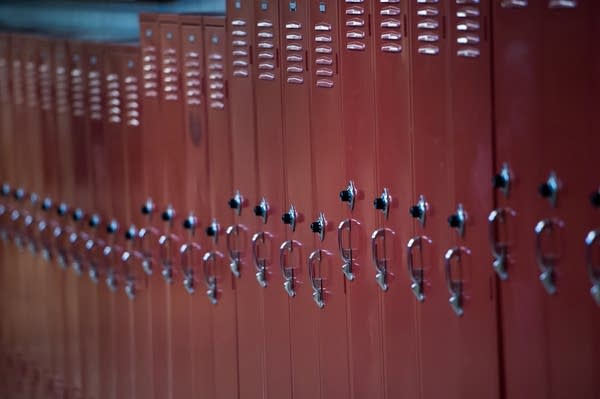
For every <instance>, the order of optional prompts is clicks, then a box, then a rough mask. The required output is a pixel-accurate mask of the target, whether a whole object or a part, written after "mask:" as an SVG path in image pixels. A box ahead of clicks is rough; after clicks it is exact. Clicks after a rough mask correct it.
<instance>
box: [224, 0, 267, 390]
mask: <svg viewBox="0 0 600 399" xmlns="http://www.w3.org/2000/svg"><path fill="white" fill-rule="evenodd" d="M227 12H228V21H227V23H228V26H227V28H226V31H227V34H228V39H227V40H228V50H227V51H228V52H227V54H226V56H225V59H226V60H228V61H229V64H228V65H227V66H226V71H227V91H228V94H229V95H228V104H229V117H230V120H229V125H230V131H231V152H232V155H231V157H232V162H233V163H232V167H231V172H232V192H231V193H230V194H229V196H230V198H229V202H228V205H229V207H230V208H231V211H230V212H232V213H233V214H234V216H235V218H234V219H235V221H234V222H233V224H232V225H230V226H227V227H226V229H225V234H226V237H227V238H226V243H227V254H228V256H229V260H230V262H231V265H230V268H231V269H232V270H231V272H232V273H234V275H235V274H237V275H239V278H238V279H237V280H236V298H237V335H238V373H239V395H240V398H242V399H256V398H260V397H263V392H264V389H265V372H266V370H265V364H264V353H265V341H264V338H263V337H264V316H263V309H262V293H260V291H259V287H257V284H256V283H257V282H256V279H255V278H254V276H255V273H256V269H255V264H254V262H253V259H252V251H251V246H250V240H251V237H252V234H253V232H254V231H255V229H256V226H257V221H256V218H255V216H254V215H253V214H252V206H253V205H254V201H255V200H256V198H257V197H258V187H257V184H258V170H257V159H256V156H257V155H256V154H257V148H256V143H257V137H256V133H257V132H256V129H255V106H254V70H253V67H252V65H251V63H252V61H253V57H252V51H253V46H254V44H253V43H254V37H255V36H254V23H255V21H254V5H253V3H252V2H251V1H244V2H242V1H238V0H231V1H228V2H227Z"/></svg>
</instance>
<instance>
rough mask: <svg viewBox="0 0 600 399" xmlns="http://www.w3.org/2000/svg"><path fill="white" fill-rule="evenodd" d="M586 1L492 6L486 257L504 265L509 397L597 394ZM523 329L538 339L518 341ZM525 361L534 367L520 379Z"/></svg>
mask: <svg viewBox="0 0 600 399" xmlns="http://www.w3.org/2000/svg"><path fill="white" fill-rule="evenodd" d="M592 3H593V2H558V1H535V2H534V1H532V2H528V3H523V2H521V3H519V4H517V3H516V2H501V3H499V4H496V5H495V8H494V21H493V25H494V38H495V47H494V51H495V57H494V86H495V87H497V89H496V97H495V114H496V125H497V128H496V131H497V133H496V143H495V144H496V160H497V165H496V168H497V169H496V171H497V173H498V174H497V175H496V176H495V178H494V183H495V185H496V187H497V188H498V189H499V190H498V195H497V200H498V204H499V208H498V209H496V210H495V212H492V214H490V220H491V222H490V223H492V225H491V226H490V227H491V229H493V230H491V231H492V232H493V233H497V231H498V230H499V231H500V232H501V233H502V232H504V236H501V235H500V234H495V235H491V237H492V239H493V242H492V249H493V252H494V254H493V255H494V265H497V266H503V269H504V270H500V271H501V272H502V271H503V272H504V275H503V276H502V277H503V278H504V280H505V281H502V282H501V284H500V290H501V298H502V301H501V315H502V337H503V341H502V348H503V351H502V356H503V369H504V373H505V385H506V388H505V389H506V392H507V395H512V396H520V395H522V396H525V395H528V396H545V397H564V396H565V395H575V396H580V397H593V396H595V395H598V392H599V390H600V387H599V384H598V381H597V379H596V378H594V377H593V376H595V375H596V374H597V373H598V364H597V361H595V359H597V357H598V345H597V344H596V342H597V338H596V337H597V336H598V323H597V322H595V320H597V317H595V316H597V311H598V308H597V306H596V304H595V303H594V300H593V298H592V297H591V296H590V277H593V276H594V274H593V273H594V272H593V270H592V271H590V270H589V269H588V268H589V267H590V266H592V267H593V264H594V262H596V263H597V260H596V259H597V257H595V254H594V252H593V251H592V252H590V254H589V255H591V256H590V257H589V259H586V250H587V249H586V245H587V244H593V243H592V242H589V241H588V243H585V242H584V241H582V240H585V239H586V237H590V236H587V234H588V233H589V231H590V230H592V229H594V228H597V227H595V226H597V223H598V218H597V212H594V210H593V209H592V207H591V206H590V205H588V204H589V203H588V202H587V201H586V200H587V198H589V196H590V193H593V192H595V191H597V185H598V181H597V180H595V181H594V179H597V178H596V177H595V176H594V175H593V174H590V173H589V170H590V167H591V165H592V162H593V161H592V159H593V158H594V156H593V155H592V154H593V151H594V150H593V148H594V144H596V143H595V141H597V139H596V138H595V137H594V133H593V127H594V125H593V122H592V119H591V112H592V111H591V110H590V108H589V106H588V104H591V103H593V101H594V94H593V92H592V88H593V87H594V79H595V76H594V75H595V74H596V72H597V70H598V65H597V63H596V64H594V58H593V57H594V55H593V53H591V52H589V48H590V46H592V41H591V40H592V39H591V38H592V37H593V33H594V29H596V31H597V26H598V14H599V13H598V9H597V6H596V5H595V4H592ZM532 21H535V22H532ZM572 37H579V38H580V40H577V41H571V40H570V38H572ZM550 42H554V43H555V44H556V45H557V46H559V47H560V48H562V49H564V51H563V52H561V56H560V57H551V55H550V54H547V51H549V49H550ZM516 45H518V46H519V48H520V49H522V50H521V51H519V52H518V53H515V52H514V50H513V49H514V48H515V46H516ZM515 87H519V90H515V89H514V88H515ZM565 98H568V99H569V100H568V101H565ZM517 109H518V112H515V110H517ZM565 129H566V130H565ZM565 131H568V132H569V134H568V135H565V134H564V133H565ZM517 137H518V140H520V141H519V142H517V141H515V140H516V139H517ZM575 142H577V143H580V144H579V145H578V149H577V150H573V149H572V148H573V144H572V143H575ZM596 145H597V144H596ZM533 160H535V165H532V161H533ZM504 165H506V166H504ZM532 166H533V167H532ZM536 190H537V192H536ZM592 199H593V198H592ZM511 215H514V216H511ZM495 236H499V238H498V239H496V238H495ZM596 255H597V254H596ZM574 304H577V306H574ZM517 307H519V311H518V312H517V311H516V310H515V309H516V308H517ZM523 315H527V320H526V322H525V319H523ZM531 336H534V337H537V338H536V339H535V340H531V339H525V337H531ZM573 364H577V365H578V366H577V367H573V366H572V365H573ZM525 370H534V372H533V373H532V372H529V371H528V373H529V376H528V378H524V377H523V374H522V373H524V372H525ZM532 382H533V383H532ZM567 392H569V393H568V394H567Z"/></svg>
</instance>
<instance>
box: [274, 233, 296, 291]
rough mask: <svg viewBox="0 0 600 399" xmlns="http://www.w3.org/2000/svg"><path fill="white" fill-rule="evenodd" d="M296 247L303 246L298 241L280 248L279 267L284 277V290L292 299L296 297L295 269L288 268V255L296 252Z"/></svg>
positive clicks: (289, 241)
mask: <svg viewBox="0 0 600 399" xmlns="http://www.w3.org/2000/svg"><path fill="white" fill-rule="evenodd" d="M294 246H301V244H300V243H299V242H298V241H296V240H287V241H284V242H283V243H282V244H281V246H280V247H279V267H280V268H281V275H282V276H283V289H284V290H285V292H286V293H287V294H288V296H290V297H295V296H296V291H295V289H294V269H293V268H292V267H288V266H287V264H286V263H287V262H286V260H287V254H289V253H292V252H293V251H294Z"/></svg>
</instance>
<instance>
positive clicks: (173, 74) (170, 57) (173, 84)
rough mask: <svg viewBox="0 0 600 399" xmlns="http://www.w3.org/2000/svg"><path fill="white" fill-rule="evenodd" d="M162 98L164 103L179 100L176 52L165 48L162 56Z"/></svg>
mask: <svg viewBox="0 0 600 399" xmlns="http://www.w3.org/2000/svg"><path fill="white" fill-rule="evenodd" d="M162 80H163V96H164V99H165V100H166V101H177V100H178V99H179V68H178V60H177V51H176V50H175V49H174V48H166V49H164V50H163V54H162Z"/></svg>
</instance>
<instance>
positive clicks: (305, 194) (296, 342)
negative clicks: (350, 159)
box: [279, 0, 320, 398]
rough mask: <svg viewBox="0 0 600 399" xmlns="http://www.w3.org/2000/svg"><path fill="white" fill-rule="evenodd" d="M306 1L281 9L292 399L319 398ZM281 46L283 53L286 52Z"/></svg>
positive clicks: (284, 216)
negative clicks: (312, 270)
mask: <svg viewBox="0 0 600 399" xmlns="http://www.w3.org/2000/svg"><path fill="white" fill-rule="evenodd" d="M308 9H309V2H308V0H302V1H294V0H290V1H286V2H283V3H281V8H280V21H279V29H280V32H281V33H280V35H281V36H280V42H281V44H282V46H281V55H282V56H281V62H282V65H283V67H282V72H281V79H282V112H283V116H282V117H283V157H284V160H285V166H284V168H285V182H286V202H285V203H284V206H285V208H284V209H283V210H282V221H283V223H284V225H285V229H286V230H287V241H283V242H282V243H281V248H286V249H285V251H286V252H287V253H286V254H285V257H283V256H282V259H284V261H283V262H284V263H282V264H281V265H280V266H281V268H282V273H283V274H284V275H283V276H282V277H283V279H284V286H285V284H289V287H288V296H289V309H290V310H289V311H290V344H291V357H292V395H293V396H297V397H301V398H305V397H306V398H308V397H318V396H319V395H320V389H319V388H320V387H319V378H320V371H319V366H318V365H319V362H318V359H319V336H318V327H317V320H318V313H317V312H316V311H315V307H314V303H313V301H312V286H311V284H310V280H309V274H308V270H307V263H306V262H307V259H308V256H309V254H310V253H311V251H312V249H313V248H314V244H315V241H314V237H313V234H312V232H311V230H310V228H309V226H310V221H311V218H312V216H313V190H312V183H313V182H312V153H311V150H312V149H311V134H310V133H311V132H310V118H309V117H308V116H309V115H310V102H309V95H310V85H311V76H310V75H309V73H308V72H309V71H308V70H309V64H308V53H309V43H310V38H309V36H308V33H309V32H310V30H309V29H310V28H309V19H308ZM284 46H285V47H284Z"/></svg>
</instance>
